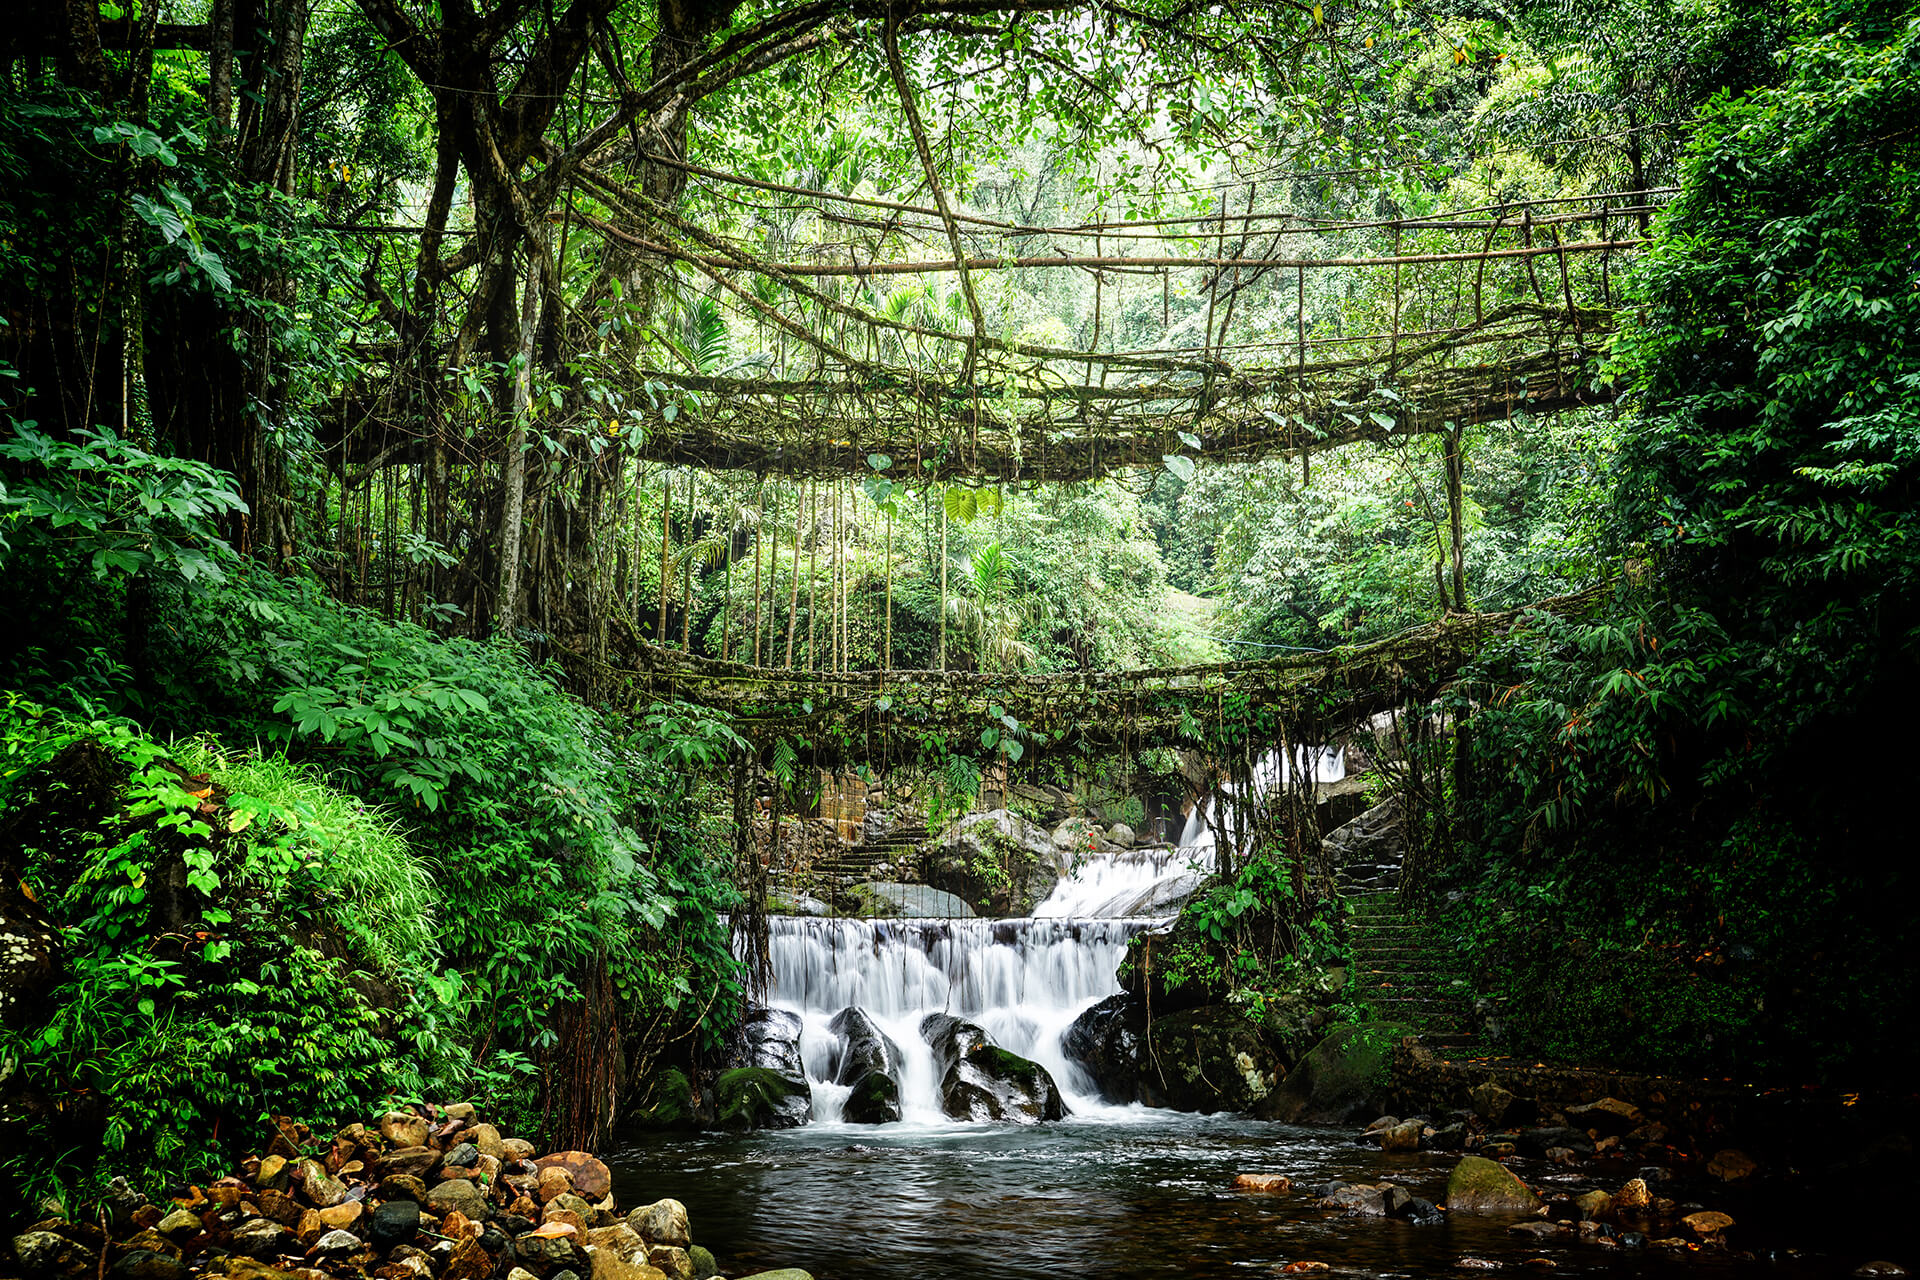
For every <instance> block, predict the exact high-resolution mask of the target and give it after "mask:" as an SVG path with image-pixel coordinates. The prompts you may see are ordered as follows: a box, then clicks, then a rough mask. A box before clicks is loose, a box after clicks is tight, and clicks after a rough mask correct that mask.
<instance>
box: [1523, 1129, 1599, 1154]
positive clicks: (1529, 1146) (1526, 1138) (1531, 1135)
mask: <svg viewBox="0 0 1920 1280" xmlns="http://www.w3.org/2000/svg"><path fill="white" fill-rule="evenodd" d="M1518 1145H1519V1147H1520V1151H1521V1154H1523V1155H1529V1156H1539V1157H1541V1158H1543V1159H1544V1158H1545V1157H1546V1154H1547V1152H1548V1151H1549V1150H1550V1149H1552V1148H1554V1147H1563V1148H1565V1149H1566V1150H1568V1151H1572V1152H1575V1153H1577V1154H1580V1155H1585V1156H1590V1155H1592V1154H1593V1139H1591V1138H1589V1137H1587V1135H1586V1134H1584V1133H1582V1132H1580V1130H1578V1129H1569V1128H1566V1127H1565V1126H1560V1125H1546V1126H1542V1127H1540V1128H1537V1129H1524V1130H1522V1131H1521V1133H1520V1140H1519V1143H1518Z"/></svg>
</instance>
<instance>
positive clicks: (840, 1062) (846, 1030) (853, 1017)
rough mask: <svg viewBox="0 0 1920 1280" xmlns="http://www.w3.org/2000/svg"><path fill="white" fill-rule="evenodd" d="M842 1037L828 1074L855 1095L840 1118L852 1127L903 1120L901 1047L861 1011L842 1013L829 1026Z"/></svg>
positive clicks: (836, 1046)
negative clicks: (854, 1125) (901, 1108)
mask: <svg viewBox="0 0 1920 1280" xmlns="http://www.w3.org/2000/svg"><path fill="white" fill-rule="evenodd" d="M827 1030H829V1031H831V1032H833V1034H834V1035H835V1036H837V1037H839V1039H838V1042H837V1043H836V1044H835V1046H834V1050H833V1054H832V1056H831V1057H830V1058H829V1060H828V1066H827V1074H828V1075H829V1076H830V1077H831V1078H832V1080H833V1082H834V1083H835V1084H843V1085H847V1086H849V1087H850V1088H851V1090H852V1092H850V1093H848V1094H847V1100H846V1102H845V1104H844V1105H843V1107H842V1110H841V1116H840V1118H841V1119H843V1120H845V1121H846V1122H847V1123H849V1124H890V1123H892V1122H894V1121H896V1120H898V1119H899V1118H900V1062H901V1054H900V1046H899V1045H897V1044H895V1043H894V1042H893V1041H892V1040H890V1039H888V1038H887V1034H886V1032H884V1031H882V1030H880V1028H879V1027H878V1026H876V1025H874V1021H873V1019H872V1018H869V1017H868V1016H867V1015H866V1012H865V1011H864V1010H861V1009H842V1010H841V1011H840V1012H839V1013H837V1014H835V1015H834V1018H833V1021H832V1022H829V1023H828V1024H827Z"/></svg>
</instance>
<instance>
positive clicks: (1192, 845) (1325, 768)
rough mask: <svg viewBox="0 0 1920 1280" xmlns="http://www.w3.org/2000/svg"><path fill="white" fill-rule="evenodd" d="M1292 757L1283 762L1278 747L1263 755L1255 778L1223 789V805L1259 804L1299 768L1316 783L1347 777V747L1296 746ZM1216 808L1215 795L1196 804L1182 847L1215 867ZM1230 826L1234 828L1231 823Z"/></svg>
mask: <svg viewBox="0 0 1920 1280" xmlns="http://www.w3.org/2000/svg"><path fill="white" fill-rule="evenodd" d="M1290 754H1291V756H1292V759H1291V761H1288V760H1283V759H1281V757H1280V752H1279V750H1278V749H1277V748H1276V749H1274V750H1272V751H1269V752H1267V753H1266V754H1265V755H1263V756H1261V757H1260V760H1259V762H1258V763H1257V764H1255V765H1254V767H1253V776H1252V777H1250V778H1249V779H1248V780H1247V782H1246V784H1245V785H1244V786H1242V785H1240V784H1238V783H1227V784H1225V785H1223V786H1222V787H1221V788H1220V789H1219V792H1218V793H1217V794H1218V795H1219V797H1220V803H1222V804H1224V805H1226V806H1227V808H1228V809H1229V810H1231V809H1232V808H1233V807H1234V806H1235V805H1237V804H1239V803H1240V800H1241V798H1242V797H1243V796H1251V797H1252V798H1253V800H1254V802H1255V803H1256V804H1257V803H1259V802H1260V801H1261V800H1263V799H1264V798H1265V797H1266V794H1267V793H1268V792H1269V791H1272V790H1273V789H1274V788H1276V787H1281V786H1285V785H1286V782H1287V779H1288V778H1289V777H1290V776H1291V775H1292V772H1293V769H1295V768H1298V769H1302V770H1311V771H1312V773H1313V780H1314V781H1315V782H1316V783H1324V782H1339V781H1340V780H1341V779H1343V778H1345V777H1346V776H1347V749H1346V748H1345V747H1295V748H1293V750H1292V752H1291V753H1290ZM1212 805H1213V797H1212V796H1209V797H1207V798H1206V799H1204V800H1202V801H1200V803H1198V804H1196V805H1194V806H1193V812H1192V813H1190V814H1188V815H1187V825H1186V827H1185V828H1184V829H1183V830H1182V831H1181V832H1180V844H1181V847H1182V848H1186V849H1190V850H1192V851H1193V853H1194V855H1195V856H1204V858H1205V860H1206V863H1207V865H1208V866H1212V865H1213V828H1212V827H1211V826H1210V825H1208V822H1207V814H1208V811H1209V809H1210V808H1211V807H1212ZM1228 825H1229V826H1231V825H1232V824H1231V822H1229V824H1228Z"/></svg>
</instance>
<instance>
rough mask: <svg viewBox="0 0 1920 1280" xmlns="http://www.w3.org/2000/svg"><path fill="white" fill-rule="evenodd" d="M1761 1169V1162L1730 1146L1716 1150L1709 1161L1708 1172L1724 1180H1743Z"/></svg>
mask: <svg viewBox="0 0 1920 1280" xmlns="http://www.w3.org/2000/svg"><path fill="white" fill-rule="evenodd" d="M1759 1171H1760V1162H1759V1161H1758V1160H1755V1159H1754V1158H1753V1157H1752V1156H1750V1155H1748V1154H1747V1153H1746V1152H1744V1151H1740V1150H1737V1149H1735V1148H1732V1147H1729V1148H1727V1149H1726V1150H1725V1151H1716V1152H1714V1153H1713V1156H1712V1158H1711V1159H1709V1160H1708V1161H1707V1173H1708V1174H1710V1175H1711V1176H1713V1177H1715V1178H1718V1179H1720V1181H1722V1182H1742V1181H1745V1180H1746V1179H1748V1178H1751V1177H1752V1176H1753V1175H1754V1174H1756V1173H1758V1172H1759Z"/></svg>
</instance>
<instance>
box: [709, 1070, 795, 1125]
mask: <svg viewBox="0 0 1920 1280" xmlns="http://www.w3.org/2000/svg"><path fill="white" fill-rule="evenodd" d="M713 1110H714V1120H715V1122H716V1123H717V1124H718V1125H719V1126H720V1127H721V1128H722V1129H795V1128H798V1127H799V1126H801V1125H803V1124H805V1123H806V1122H807V1120H808V1119H809V1118H810V1117H811V1116H812V1114H813V1093H812V1091H811V1090H810V1089H808V1088H807V1082H806V1081H805V1080H803V1079H796V1078H795V1077H793V1076H790V1075H787V1074H785V1073H783V1072H779V1071H775V1070H773V1069H771V1068H769V1067H737V1068H735V1069H734V1070H732V1071H725V1072H722V1073H721V1074H720V1077H719V1078H718V1079H717V1080H715V1081H714V1082H713Z"/></svg>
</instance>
